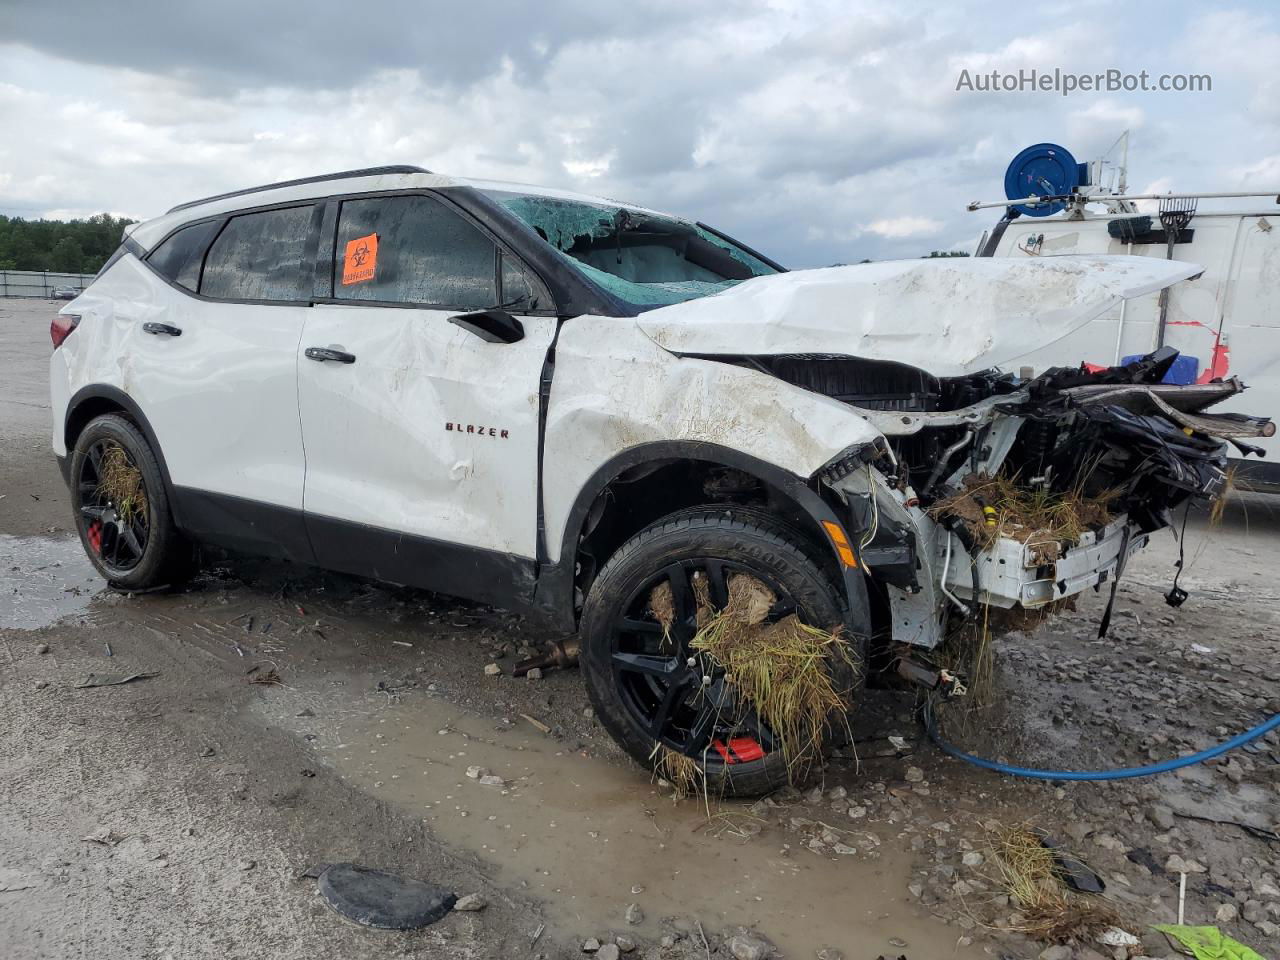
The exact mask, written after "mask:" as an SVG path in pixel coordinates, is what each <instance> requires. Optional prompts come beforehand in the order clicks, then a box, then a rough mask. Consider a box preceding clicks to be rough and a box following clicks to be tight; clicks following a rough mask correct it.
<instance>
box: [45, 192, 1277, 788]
mask: <svg viewBox="0 0 1280 960" xmlns="http://www.w3.org/2000/svg"><path fill="white" fill-rule="evenodd" d="M1199 271H1200V268H1199V267H1197V266H1195V265H1193V264H1187V263H1180V262H1177V261H1166V260H1156V259H1152V258H1143V257H1123V256H1115V257H1105V256H1088V257H1075V256H1065V257H1041V258H1034V259H1028V260H1025V261H1008V260H970V259H937V260H915V261H904V262H889V263H870V264H863V265H858V266H847V267H832V268H827V269H820V270H801V271H795V272H787V271H786V270H784V269H783V268H782V267H781V266H779V265H778V264H777V263H775V262H773V261H772V260H770V259H769V258H768V257H766V256H765V255H763V254H760V253H757V252H755V251H753V250H751V249H750V248H748V247H746V246H745V245H743V244H741V243H739V242H737V241H735V240H733V239H732V238H730V237H728V236H726V235H725V234H723V233H721V232H719V231H717V230H715V229H714V228H712V227H709V226H707V225H705V224H702V223H698V222H694V221H690V220H685V219H682V218H679V217H675V216H670V215H666V214H661V213H658V212H655V211H652V210H648V209H645V208H642V207H637V206H632V205H629V204H623V203H619V202H615V201H611V200H604V199H598V198H592V197H584V196H580V195H576V194H570V193H565V192H560V191H556V190H548V189H541V188H531V187H526V186H519V185H513V184H505V183H492V182H483V181H473V180H461V179H455V178H452V177H445V176H440V175H436V174H433V173H429V172H427V171H424V170H420V169H418V168H412V167H385V168H374V169H368V170H360V171H351V172H347V173H342V174H335V175H330V176H325V177H313V178H308V179H305V180H298V181H291V182H288V183H279V184H273V185H270V186H265V187H260V188H256V189H252V190H244V191H239V192H236V193H232V194H225V195H221V196H216V197H211V198H208V199H205V200H200V201H196V202H193V203H188V204H183V205H182V206H179V207H176V208H174V209H173V210H171V211H169V212H168V213H167V214H165V215H164V216H161V217H158V218H156V219H154V220H151V221H148V222H145V223H142V224H139V225H137V226H135V227H132V228H130V230H129V231H128V233H127V236H126V237H125V239H124V242H123V244H122V245H121V247H120V248H119V250H118V251H117V252H116V254H115V255H114V256H113V257H112V258H111V259H110V261H109V262H108V263H107V265H106V266H105V267H104V268H103V270H102V271H101V273H100V274H99V275H98V276H97V278H96V279H95V280H94V282H93V283H92V284H91V285H90V286H89V287H88V288H87V289H86V290H85V291H84V292H83V293H82V294H80V296H78V297H77V298H76V299H75V300H74V301H73V302H72V303H70V304H68V305H67V306H66V307H65V308H64V309H63V310H62V311H61V312H60V314H59V316H58V318H57V319H56V320H55V321H54V323H53V326H52V329H51V335H52V339H53V343H54V348H55V349H54V351H53V355H52V360H51V368H50V369H51V383H52V406H53V446H54V450H55V453H56V455H57V457H58V459H59V462H60V465H61V467H62V470H63V473H64V476H65V477H66V480H67V483H68V485H69V488H70V491H71V495H72V501H73V507H74V511H75V520H76V524H77V529H78V531H79V534H80V537H81V539H82V541H83V543H84V547H85V549H86V551H87V553H88V555H89V557H90V559H91V560H92V561H93V563H94V564H95V565H96V567H97V568H98V569H99V570H100V571H101V573H102V574H103V576H105V577H106V578H108V579H109V580H110V581H112V582H113V583H115V584H117V585H119V586H120V587H123V588H125V589H128V590H145V589H150V588H157V587H160V586H162V585H166V584H170V585H173V584H178V583H180V582H182V581H183V580H184V579H185V578H187V577H189V576H191V575H192V574H193V573H194V572H195V571H196V569H197V568H198V564H199V560H200V557H201V556H202V553H201V549H200V548H201V547H202V546H205V545H215V546H220V547H223V548H231V549H234V550H240V551H248V552H255V553H259V554H265V555H268V556H272V557H277V558H281V559H285V560H288V561H294V562H298V563H304V564H311V565H317V566H320V567H324V568H329V569H332V570H337V571H344V572H347V573H350V574H355V575H359V576H363V577H369V578H374V579H377V580H382V581H388V582H394V583H399V584H406V585H411V586H416V587H422V588H427V589H430V590H435V591H440V592H443V593H448V594H452V595H456V596H459V597H463V598H469V599H472V600H475V601H481V602H485V603H489V604H496V605H499V606H502V607H504V608H507V609H510V610H514V611H518V612H520V613H522V614H524V615H525V617H526V618H527V620H528V622H529V624H530V626H531V628H534V629H541V630H546V631H554V632H555V634H556V635H559V636H561V637H575V636H576V637H577V638H578V640H577V643H578V644H580V658H581V664H582V666H583V668H584V672H585V678H586V683H587V687H588V690H589V693H590V696H591V700H592V702H593V704H594V705H595V708H596V711H597V715H598V716H599V718H600V720H601V722H602V723H603V724H604V726H605V727H606V728H607V729H608V731H609V732H610V733H611V734H612V735H613V736H614V737H615V738H616V739H617V741H618V742H619V743H620V744H621V745H622V747H624V748H625V749H626V751H627V752H628V753H629V754H630V755H631V756H633V757H634V758H635V759H636V760H637V761H638V762H640V763H641V764H644V765H646V766H648V767H650V768H652V769H654V770H655V771H657V773H658V774H659V775H661V776H664V777H667V778H668V779H670V780H672V781H673V782H677V783H690V782H700V783H701V784H702V785H703V786H705V787H711V788H714V789H716V790H722V791H724V792H729V793H738V794H749V793H758V792H761V791H764V790H767V789H770V788H772V787H774V786H777V785H778V784H779V783H782V782H785V781H786V780H787V779H788V778H794V777H795V776H797V775H798V774H799V773H800V772H802V771H803V769H804V767H805V766H806V765H807V764H808V763H809V761H811V760H813V759H814V758H815V757H817V756H820V755H821V751H822V750H823V748H824V747H826V746H828V745H830V744H831V743H833V742H838V740H839V738H840V732H839V727H840V726H841V722H840V720H841V717H842V716H847V711H848V710H850V709H852V707H853V706H854V704H855V702H856V699H857V690H858V685H859V684H860V683H861V682H862V680H863V679H864V677H865V675H866V673H867V665H868V663H869V662H870V658H871V657H872V656H873V654H876V653H878V652H888V653H889V654H891V659H897V660H904V659H911V658H912V655H913V651H914V657H915V658H920V659H922V660H924V661H927V660H928V658H929V655H930V653H931V652H933V651H936V650H938V649H939V648H940V645H943V644H944V642H945V640H946V639H947V637H948V636H949V634H950V633H951V632H953V631H954V630H955V629H956V628H957V626H958V625H963V624H965V623H971V622H973V621H974V620H975V618H976V617H977V616H978V614H977V611H978V610H979V609H980V608H981V609H982V610H983V611H984V617H985V616H987V615H990V614H991V613H992V612H993V611H994V612H997V613H998V612H1000V611H1014V612H1018V611H1043V610H1051V609H1053V607H1054V605H1055V604H1058V603H1061V602H1063V601H1067V600H1069V598H1071V597H1073V596H1075V595H1076V594H1078V593H1080V592H1081V591H1084V590H1086V589H1088V588H1090V587H1099V586H1101V585H1103V584H1106V583H1107V582H1108V581H1109V580H1110V581H1111V582H1114V580H1115V578H1116V577H1117V575H1118V574H1119V573H1120V572H1121V570H1122V568H1123V566H1124V564H1125V561H1126V559H1127V558H1128V557H1129V556H1130V555H1131V554H1132V553H1133V552H1134V551H1135V550H1137V549H1139V548H1140V547H1141V546H1142V545H1143V544H1144V542H1145V540H1146V538H1147V536H1148V535H1149V534H1150V533H1152V532H1153V531H1155V530H1158V529H1160V528H1162V527H1164V526H1166V525H1169V524H1170V522H1171V511H1172V510H1174V509H1175V508H1178V507H1179V506H1182V505H1186V504H1189V503H1191V502H1194V501H1197V500H1211V499H1213V498H1214V497H1216V496H1218V495H1219V494H1220V493H1221V491H1222V489H1223V486H1224V482H1225V476H1224V470H1223V467H1224V464H1225V452H1226V442H1228V441H1229V442H1231V443H1234V444H1236V445H1237V446H1238V447H1239V448H1240V449H1241V450H1245V451H1247V450H1249V449H1250V446H1249V443H1248V439H1249V438H1250V437H1257V436H1264V435H1270V432H1271V431H1272V430H1273V429H1274V428H1273V427H1272V425H1271V424H1270V423H1269V422H1267V421H1265V420H1262V419H1259V418H1252V417H1249V416H1245V415H1241V414H1231V413H1207V412H1206V410H1207V409H1208V408H1209V407H1211V406H1213V405H1215V404H1218V403H1221V402H1224V401H1227V400H1229V399H1231V398H1233V397H1234V396H1235V395H1236V394H1238V393H1239V392H1240V391H1241V390H1242V385H1241V384H1240V383H1239V382H1237V381H1236V380H1234V379H1230V380H1224V381H1214V382H1210V383H1204V384H1198V385H1192V386H1169V385H1165V384H1163V383H1162V382H1161V381H1162V379H1163V376H1164V373H1165V371H1166V370H1167V369H1168V368H1169V365H1170V364H1171V363H1172V362H1173V360H1174V358H1175V355H1174V354H1173V352H1172V351H1162V352H1157V353H1154V354H1152V355H1150V356H1148V357H1145V358H1143V359H1141V360H1139V361H1136V362H1134V363H1131V364H1129V365H1127V366H1120V367H1113V368H1108V369H1096V368H1094V369H1088V368H1084V367H1077V368H1072V367H1061V368H1055V369H1051V370H1042V371H1038V372H1037V371H1030V370H1025V369H1020V368H1019V360H1020V358H1022V357H1024V356H1025V355H1027V354H1029V353H1031V352H1032V351H1033V350H1037V349H1040V348H1042V347H1044V345H1045V344H1046V343H1051V342H1053V341H1054V340H1056V339H1058V338H1061V337H1063V336H1065V335H1067V334H1068V333H1070V332H1071V331H1072V330H1075V329H1077V328H1079V327H1080V326H1081V325H1083V324H1087V323H1089V322H1091V321H1092V320H1093V319H1094V318H1096V317H1099V316H1100V315H1102V314H1103V313H1104V312H1106V311H1108V310H1111V309H1113V308H1114V307H1116V305H1117V304H1119V303H1120V302H1121V301H1124V300H1126V299H1129V298H1133V297H1137V296H1142V295H1145V294H1149V293H1152V292H1154V291H1158V290H1160V289H1162V288H1164V287H1167V286H1169V285H1171V284H1174V283H1178V282H1180V281H1184V280H1188V279H1189V278H1192V277H1193V276H1195V275H1196V274H1197V273H1198V272H1199ZM573 647H574V643H573V642H572V641H570V642H568V643H566V645H565V646H564V647H562V648H561V651H562V654H563V659H565V660H566V661H567V660H570V659H572V658H573V657H574V656H575V653H576V650H575V649H573ZM912 662H915V660H914V659H913V660H912Z"/></svg>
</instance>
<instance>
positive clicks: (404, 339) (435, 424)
mask: <svg viewBox="0 0 1280 960" xmlns="http://www.w3.org/2000/svg"><path fill="white" fill-rule="evenodd" d="M325 223H326V227H325V231H324V242H325V243H326V244H328V243H329V242H332V244H333V246H332V250H333V256H332V270H331V271H330V270H328V269H326V270H324V272H323V273H322V274H320V275H319V276H318V277H317V283H318V284H319V286H320V289H319V290H317V291H316V292H317V297H316V306H315V307H314V308H313V309H312V310H311V312H310V313H309V314H308V316H307V322H306V328H305V333H304V336H303V338H302V343H301V349H300V351H299V357H300V359H299V401H300V410H301V418H302V432H303V439H304V443H305V447H306V460H307V465H306V485H305V493H304V505H305V511H306V518H307V529H308V531H309V533H310V536H311V541H312V544H313V545H314V547H315V551H316V555H317V558H318V560H319V562H320V563H321V564H322V565H324V566H328V567H332V568H336V569H342V570H348V571H351V572H354V573H360V574H365V575H371V576H375V577H378V578H380V579H385V580H392V581H396V582H400V583H408V584H413V585H419V586H428V587H432V588H434V589H438V590H442V591H444V592H448V593H454V594H458V595H461V596H468V597H474V598H477V599H486V600H492V601H495V602H498V603H504V602H508V601H510V600H511V591H513V590H514V591H515V592H516V593H517V594H519V595H521V596H525V595H527V593H528V591H529V590H530V589H531V587H532V573H533V565H534V558H535V555H536V550H535V543H536V536H537V498H538V479H537V478H538V445H539V380H540V375H541V372H542V368H543V363H544V362H545V360H546V357H547V351H548V348H549V347H550V345H551V343H552V340H553V338H554V336H555V330H556V318H555V316H554V310H553V309H551V304H550V298H549V296H547V294H546V293H545V290H544V288H542V286H541V284H540V283H539V281H538V280H537V279H536V277H534V276H533V275H532V274H531V273H530V272H529V271H528V270H527V268H525V267H523V266H522V265H521V264H519V263H518V262H516V261H515V260H514V258H512V257H511V255H510V254H509V253H508V252H505V251H503V250H502V249H501V248H500V246H499V244H498V243H497V242H496V241H495V239H494V238H492V237H491V236H489V235H488V234H487V233H485V232H484V231H483V230H481V228H480V227H479V226H478V225H477V224H475V223H474V222H472V221H471V220H470V219H468V218H467V217H466V216H465V215H464V214H463V213H462V212H461V211H460V210H459V209H457V208H456V207H454V206H453V205H452V204H451V203H449V202H448V201H446V200H444V199H442V198H441V197H439V196H438V195H433V194H426V193H412V194H395V195H382V196H357V197H348V198H335V199H333V200H331V201H330V207H329V210H328V212H327V213H326V219H325ZM330 238H332V241H331V239H330ZM517 300H518V302H514V303H510V304H509V310H510V312H511V313H513V314H516V315H518V318H519V321H520V323H521V324H522V326H523V330H524V337H523V339H521V340H519V341H518V342H515V343H493V342H487V341H486V340H484V339H482V338H481V337H479V336H477V335H476V334H474V333H471V332H468V331H467V330H466V329H464V328H463V327H461V326H459V325H457V324H454V323H451V322H449V321H450V318H451V317H454V316H457V315H459V314H462V313H466V312H469V311H476V310H482V309H486V308H490V307H494V306H495V305H497V304H499V303H508V302H509V301H517Z"/></svg>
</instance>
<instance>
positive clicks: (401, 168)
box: [165, 163, 431, 213]
mask: <svg viewBox="0 0 1280 960" xmlns="http://www.w3.org/2000/svg"><path fill="white" fill-rule="evenodd" d="M430 172H431V171H430V170H427V169H425V168H424V167H415V166H410V165H409V164H405V163H400V164H392V165H390V166H386V167H363V168H361V169H360V170H342V171H339V172H338V173H325V174H321V175H320V176H318V177H300V178H299V179H297V180H281V181H280V182H279V183H268V184H264V185H263V186H261V187H248V188H246V189H244V190H232V191H231V192H230V193H219V194H215V195H214V196H212V197H204V198H202V199H200V200H189V201H187V202H186V203H180V204H178V205H177V206H176V207H171V208H170V209H169V210H167V211H165V212H166V213H177V212H178V211H179V210H187V209H189V208H191V207H198V206H200V204H202V203H212V202H213V201H214V200H226V199H227V198H228V197H243V196H245V195H247V194H250V193H262V192H263V191H264V190H277V189H279V188H281V187H298V186H301V185H302V184H304V183H324V182H325V181H326V180H346V179H348V178H349V177H380V176H382V175H384V174H389V173H430Z"/></svg>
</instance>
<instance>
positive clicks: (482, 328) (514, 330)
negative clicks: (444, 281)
mask: <svg viewBox="0 0 1280 960" xmlns="http://www.w3.org/2000/svg"><path fill="white" fill-rule="evenodd" d="M449 322H450V323H456V324H457V325H458V326H460V327H461V328H462V329H463V330H466V331H467V332H468V333H473V334H475V335H476V336H477V337H479V338H480V339H481V340H483V341H485V342H486V343H518V342H519V341H521V340H523V339H524V324H522V323H521V322H520V321H519V320H517V319H516V318H515V317H513V316H512V315H511V314H509V313H507V311H505V310H499V309H496V308H495V309H493V310H479V311H477V312H475V313H460V314H458V316H456V317H450V318H449Z"/></svg>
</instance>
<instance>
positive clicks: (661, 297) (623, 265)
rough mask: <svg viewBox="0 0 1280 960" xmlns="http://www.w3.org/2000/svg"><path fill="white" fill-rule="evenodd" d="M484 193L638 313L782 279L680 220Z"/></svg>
mask: <svg viewBox="0 0 1280 960" xmlns="http://www.w3.org/2000/svg"><path fill="white" fill-rule="evenodd" d="M485 193H486V194H487V195H488V196H489V197H490V198H491V199H493V200H494V201H496V202H497V203H500V204H501V205H502V206H503V207H505V208H506V209H507V210H509V211H510V212H511V213H512V214H514V215H515V216H516V217H518V218H519V219H520V220H522V221H523V222H524V223H526V224H528V225H529V226H530V227H532V228H533V230H534V232H535V233H537V234H538V236H540V237H542V239H543V240H546V241H547V243H549V244H551V246H552V247H554V248H555V249H556V250H557V251H559V253H560V254H561V255H563V256H564V257H565V258H566V259H567V260H568V261H569V262H570V263H571V264H572V265H573V267H574V268H576V269H577V270H578V271H579V272H580V273H582V274H583V275H584V276H586V277H587V279H589V280H591V281H592V282H593V283H595V284H596V285H597V286H600V287H603V288H604V289H605V290H607V291H609V292H610V293H612V294H613V295H614V296H616V297H618V298H619V299H621V300H625V301H627V302H628V303H631V304H634V305H636V306H640V307H657V306H665V305H667V304H671V303H680V302H682V301H684V300H693V299H694V298H696V297H706V296H710V295H711V294H713V293H720V292H721V291H722V290H727V289H729V288H730V287H732V286H733V285H735V284H737V283H741V282H742V281H743V280H749V279H751V278H752V277H761V276H765V275H766V274H770V273H777V272H778V271H777V270H776V269H775V268H773V267H771V266H769V264H767V263H765V262H764V261H763V260H761V259H760V258H759V257H756V256H754V255H752V254H751V253H749V252H747V251H746V250H744V249H742V248H741V247H739V246H738V245H737V244H735V243H733V242H732V241H729V240H726V239H724V238H723V237H720V236H718V235H717V234H715V233H712V232H711V231H709V230H706V229H704V228H702V227H700V226H698V225H697V224H694V223H689V222H688V221H685V220H679V219H676V218H675V217H665V216H661V215H659V214H655V213H649V212H646V211H642V210H632V209H628V208H626V207H622V206H615V205H611V204H603V203H588V202H585V201H581V200H564V199H561V198H559V197H544V196H537V195H534V194H527V193H514V192H511V191H507V190H486V191H485Z"/></svg>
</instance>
